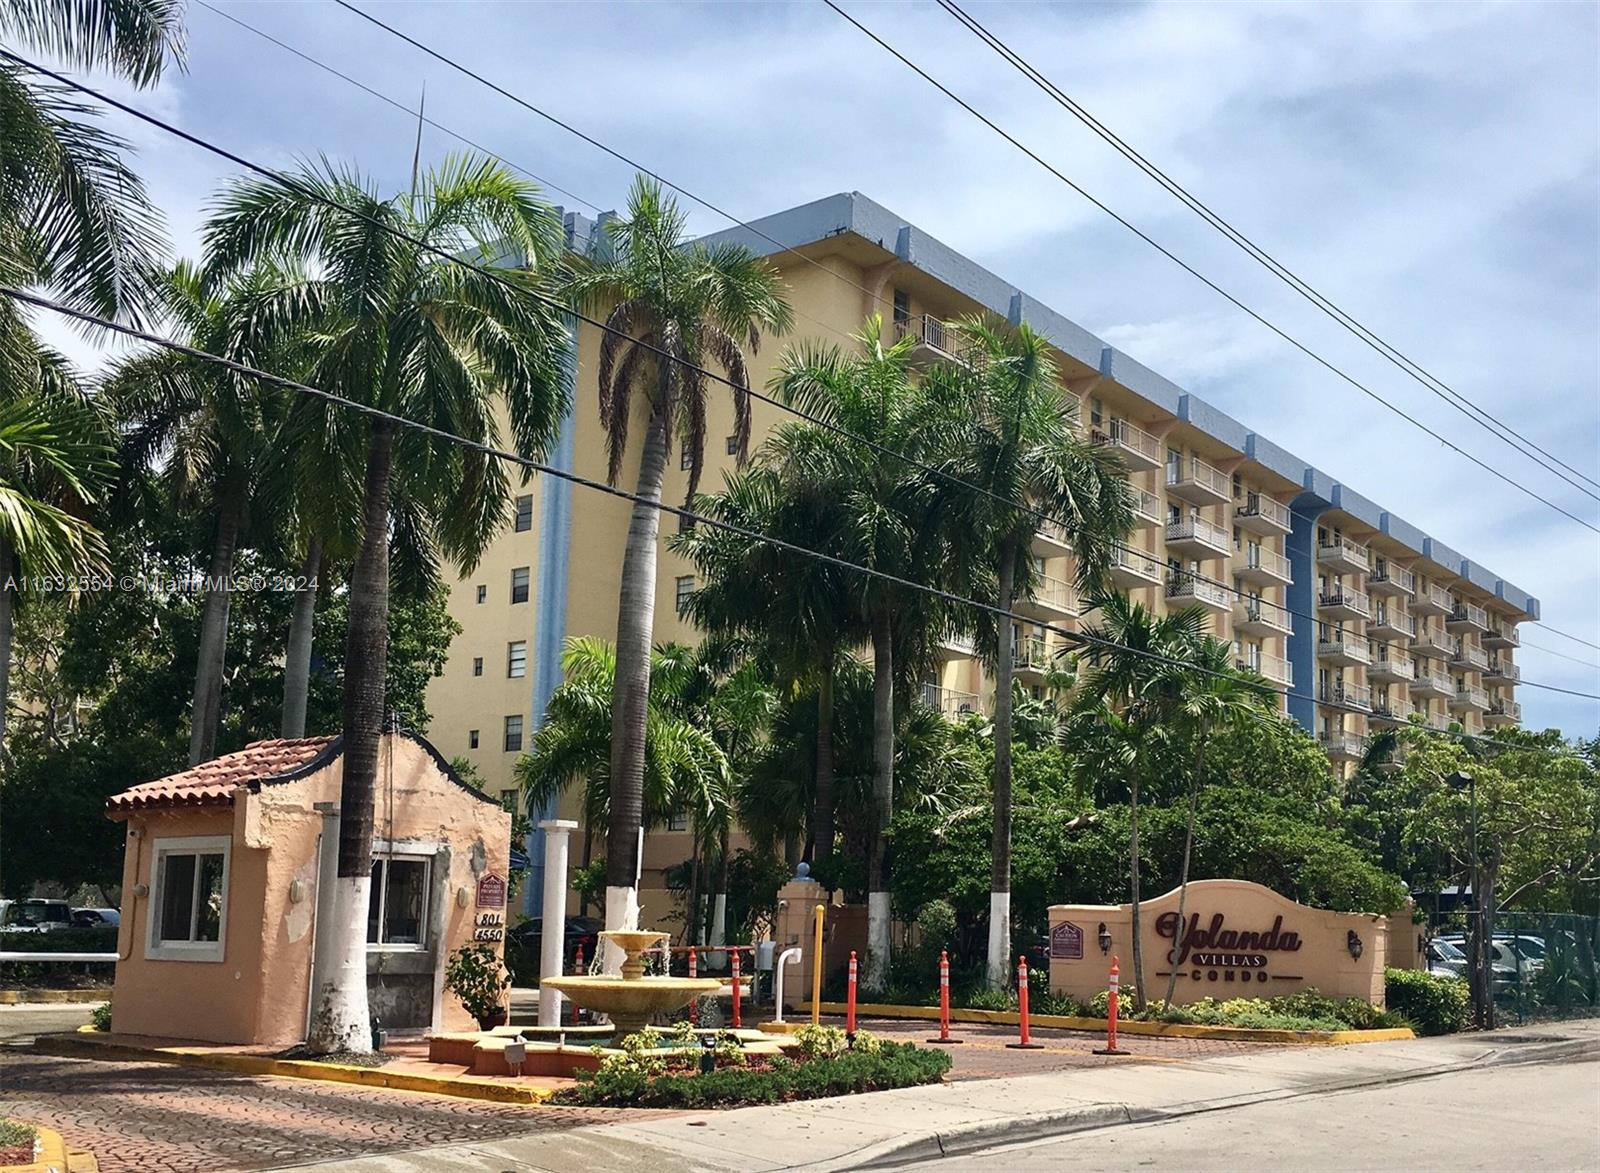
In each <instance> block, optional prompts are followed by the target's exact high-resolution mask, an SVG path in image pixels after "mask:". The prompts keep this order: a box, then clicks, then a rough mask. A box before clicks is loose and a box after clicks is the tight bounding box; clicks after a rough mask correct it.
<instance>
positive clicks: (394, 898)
mask: <svg viewBox="0 0 1600 1173" xmlns="http://www.w3.org/2000/svg"><path fill="white" fill-rule="evenodd" d="M431 863H432V860H431V859H430V858H429V857H428V856H425V855H396V856H390V855H384V856H382V857H381V858H379V859H375V860H373V861H372V894H371V896H370V897H369V899H368V900H367V944H368V945H376V946H377V947H378V948H380V949H421V948H422V947H423V946H424V945H426V944H427V941H426V939H425V938H426V935H427V925H428V918H427V910H428V871H429V866H430V864H431Z"/></svg>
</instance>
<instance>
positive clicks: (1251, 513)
mask: <svg viewBox="0 0 1600 1173" xmlns="http://www.w3.org/2000/svg"><path fill="white" fill-rule="evenodd" d="M1233 515H1234V517H1235V518H1236V519H1238V521H1239V522H1240V524H1244V525H1247V524H1248V523H1249V522H1251V521H1252V520H1256V521H1260V522H1262V523H1264V524H1265V525H1268V526H1271V527H1273V528H1275V529H1281V530H1283V531H1285V532H1287V531H1289V530H1290V529H1293V528H1294V525H1293V522H1292V521H1291V519H1290V516H1289V507H1288V506H1287V505H1285V504H1284V503H1283V502H1282V501H1274V500H1273V499H1272V498H1271V497H1268V496H1265V495H1263V494H1261V493H1246V494H1245V497H1244V500H1243V501H1241V502H1239V504H1238V505H1236V506H1234V509H1233Z"/></svg>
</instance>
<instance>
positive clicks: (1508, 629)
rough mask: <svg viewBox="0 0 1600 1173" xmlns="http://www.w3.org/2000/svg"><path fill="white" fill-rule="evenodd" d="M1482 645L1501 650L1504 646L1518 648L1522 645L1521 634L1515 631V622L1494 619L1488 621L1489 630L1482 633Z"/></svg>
mask: <svg viewBox="0 0 1600 1173" xmlns="http://www.w3.org/2000/svg"><path fill="white" fill-rule="evenodd" d="M1483 646H1484V647H1486V648H1499V649H1502V650H1503V649H1505V648H1520V647H1521V646H1522V636H1521V635H1519V634H1518V633H1517V627H1516V624H1514V623H1506V622H1503V621H1501V620H1498V619H1496V620H1493V621H1492V622H1490V624H1489V630H1488V632H1486V633H1485V634H1484V637H1483Z"/></svg>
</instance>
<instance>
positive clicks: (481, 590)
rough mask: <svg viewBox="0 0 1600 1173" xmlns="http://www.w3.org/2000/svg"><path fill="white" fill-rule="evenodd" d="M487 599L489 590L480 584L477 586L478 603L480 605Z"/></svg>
mask: <svg viewBox="0 0 1600 1173" xmlns="http://www.w3.org/2000/svg"><path fill="white" fill-rule="evenodd" d="M488 597H489V588H488V587H486V586H484V585H483V584H482V583H481V582H480V583H479V584H478V602H480V603H482V602H484V601H485V600H486V599H488Z"/></svg>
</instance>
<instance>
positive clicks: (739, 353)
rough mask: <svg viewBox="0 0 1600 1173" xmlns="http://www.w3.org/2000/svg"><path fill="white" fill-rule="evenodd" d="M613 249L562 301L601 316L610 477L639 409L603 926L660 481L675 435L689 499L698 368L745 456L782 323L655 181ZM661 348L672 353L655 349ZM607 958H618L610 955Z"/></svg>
mask: <svg viewBox="0 0 1600 1173" xmlns="http://www.w3.org/2000/svg"><path fill="white" fill-rule="evenodd" d="M606 231H607V233H608V234H609V236H610V241H611V244H612V250H611V255H610V256H608V257H605V258H602V259H598V260H592V261H590V260H583V259H580V260H578V261H576V262H575V272H574V273H573V274H572V276H571V279H570V281H569V284H568V296H569V297H570V298H571V300H572V302H573V303H574V304H576V305H580V306H583V307H585V308H587V309H589V310H591V311H593V312H600V311H602V310H604V311H606V312H607V317H606V332H605V334H604V336H603V337H602V339H601V342H600V362H599V378H598V384H599V392H600V423H601V426H603V427H604V428H605V429H606V449H607V455H608V459H609V472H608V475H609V477H610V479H611V481H612V483H615V482H616V480H617V478H618V477H619V476H620V475H621V473H622V463H623V457H624V456H625V454H626V453H627V447H628V425H629V422H630V419H631V417H632V415H633V413H634V411H635V409H636V402H637V403H639V404H642V406H643V409H644V411H645V413H646V416H647V422H646V425H645V436H644V444H643V448H642V450H641V453H640V458H639V473H638V479H637V482H636V493H637V496H638V498H639V499H638V501H637V502H636V503H635V504H634V507H633V515H632V518H631V520H630V521H629V525H628V539H627V545H626V547H625V548H624V550H623V556H622V578H621V588H620V591H619V599H618V604H617V680H616V689H615V695H616V697H617V703H616V705H615V707H614V709H613V728H612V740H611V754H612V760H611V770H610V777H611V780H612V786H613V788H614V792H613V795H612V802H611V808H610V822H609V825H608V827H607V831H606V925H607V927H608V928H612V929H629V928H636V927H637V926H638V923H639V906H638V900H639V897H638V890H637V888H636V886H635V885H636V879H635V875H636V872H637V870H638V852H639V827H640V825H641V822H642V818H643V801H644V798H643V776H644V757H645V743H644V739H645V726H646V723H647V720H648V713H649V708H650V644H651V639H652V633H653V630H654V625H655V595H656V535H657V532H658V529H659V524H660V510H659V508H658V506H659V503H660V500H661V482H662V477H663V474H664V473H665V471H666V466H667V457H668V455H669V453H670V451H671V448H672V443H673V440H674V439H677V440H678V441H679V442H680V443H681V444H682V445H683V448H684V451H685V452H686V453H687V454H688V456H689V495H688V498H686V500H692V499H693V497H694V492H695V489H696V487H697V486H698V484H699V479H700V470H701V465H702V462H703V460H704V457H705V437H706V407H707V403H708V398H707V387H706V377H705V374H704V373H703V372H704V371H705V370H706V364H707V363H715V364H717V365H718V366H720V367H722V368H723V370H724V371H726V372H727V377H728V381H729V382H730V383H731V384H732V385H733V386H732V388H731V390H732V394H733V407H734V421H735V422H734V430H735V436H736V438H737V446H738V450H739V456H740V459H741V460H743V459H744V457H745V456H746V454H747V450H748V446H749V441H750V397H749V395H748V393H747V388H748V386H749V373H748V371H747V369H746V366H745V350H746V349H748V350H749V351H750V352H751V353H752V354H753V353H754V352H755V350H756V347H757V346H758V345H759V343H760V339H761V332H762V331H763V330H768V331H772V332H774V333H782V332H783V331H785V330H787V329H788V327H789V322H790V312H789V306H788V303H787V302H786V301H784V299H783V296H782V293H781V287H780V284H779V281H778V278H777V275H776V274H775V273H774V271H773V270H772V268H771V266H769V265H768V264H767V263H766V262H765V261H763V260H761V259H760V258H759V257H757V256H755V254H753V253H752V252H750V251H749V250H748V249H746V248H743V247H742V246H738V245H717V246H713V247H708V246H706V245H703V244H693V245H691V244H687V243H686V241H685V233H686V220H685V217H684V215H683V213H682V212H681V211H680V210H679V209H678V207H677V205H676V204H675V203H674V202H673V201H672V200H671V199H668V198H666V197H665V196H664V195H663V194H662V191H661V187H660V185H659V184H657V183H655V182H653V181H650V180H647V179H646V178H645V177H643V176H640V177H639V178H637V179H636V180H635V181H634V185H633V189H632V191H631V192H630V193H629V196H628V215H627V217H626V218H624V219H621V220H613V221H611V222H609V223H608V224H607V225H606ZM663 356H670V357H663ZM608 964H620V958H619V957H618V956H617V951H616V950H608Z"/></svg>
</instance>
